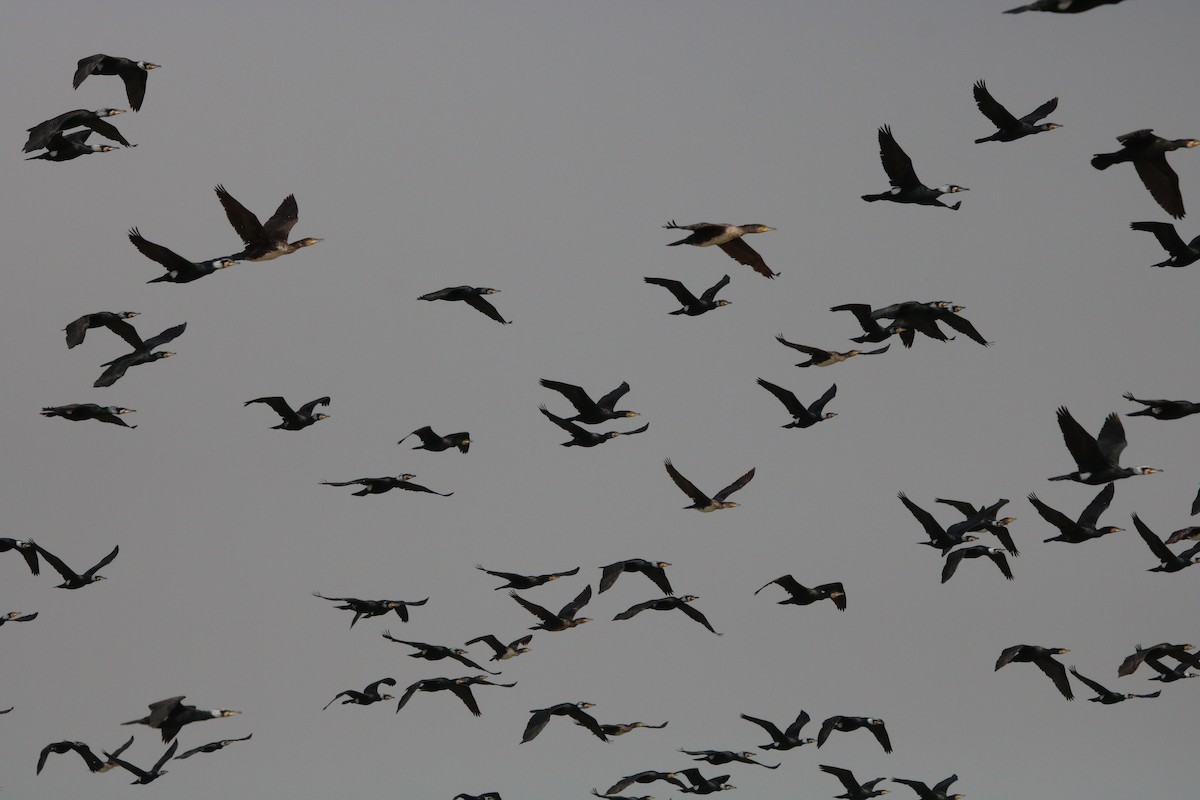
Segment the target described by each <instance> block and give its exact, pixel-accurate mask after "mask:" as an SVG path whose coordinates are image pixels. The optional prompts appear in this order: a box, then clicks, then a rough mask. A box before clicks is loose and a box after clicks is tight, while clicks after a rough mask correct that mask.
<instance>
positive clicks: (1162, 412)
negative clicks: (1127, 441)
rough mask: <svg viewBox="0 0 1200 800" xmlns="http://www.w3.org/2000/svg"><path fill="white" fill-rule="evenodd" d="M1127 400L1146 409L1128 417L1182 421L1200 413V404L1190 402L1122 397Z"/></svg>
mask: <svg viewBox="0 0 1200 800" xmlns="http://www.w3.org/2000/svg"><path fill="white" fill-rule="evenodd" d="M1122 397H1124V398H1125V399H1126V400H1129V401H1131V402H1134V403H1141V404H1142V405H1144V406H1146V407H1145V408H1143V409H1141V410H1139V411H1134V412H1132V413H1129V414H1126V415H1125V416H1127V417H1153V418H1154V419H1182V418H1184V417H1186V416H1189V415H1191V414H1198V413H1200V403H1193V402H1190V401H1188V400H1139V399H1137V398H1136V397H1134V396H1133V395H1132V394H1131V393H1129V392H1126V393H1125V394H1123V395H1122Z"/></svg>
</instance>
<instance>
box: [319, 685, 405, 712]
mask: <svg viewBox="0 0 1200 800" xmlns="http://www.w3.org/2000/svg"><path fill="white" fill-rule="evenodd" d="M395 685H396V679H395V678H380V679H379V680H377V681H375V682H374V683H368V684H367V685H366V687H365V688H364V689H363V690H362V691H361V692H360V691H358V690H357V689H346V690H345V691H341V692H338V693H337V694H335V695H334V696H333V700H330V701H329V702H328V703H326V704H325V708H322V709H321V710H322V711H324V710H325V709H326V708H329V707H330V706H331V705H333V704H334V702H336V701H337V699H338V698H339V697H345V698H346V699H345V700H343V701H342V705H350V704H354V705H359V706H369V705H371V704H373V703H382V702H384V701H385V700H395V699H396V698H394V697H392V696H391V695H390V694H380V693H379V687H380V686H395Z"/></svg>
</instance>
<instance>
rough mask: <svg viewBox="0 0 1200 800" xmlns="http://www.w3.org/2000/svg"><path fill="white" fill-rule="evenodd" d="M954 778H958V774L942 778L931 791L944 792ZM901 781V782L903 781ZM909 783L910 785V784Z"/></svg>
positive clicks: (947, 789)
mask: <svg viewBox="0 0 1200 800" xmlns="http://www.w3.org/2000/svg"><path fill="white" fill-rule="evenodd" d="M956 780H958V775H951V776H950V777H949V778H943V779H942V780H940V781H938V782H937V783H935V784H934V785H933V791H934V792H937V793H940V794H945V793H946V792H947V791H949V789H950V784H952V783H954V782H955V781H956ZM901 782H902V783H903V781H901ZM909 785H910V786H911V785H912V784H909Z"/></svg>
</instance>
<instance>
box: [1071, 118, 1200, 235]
mask: <svg viewBox="0 0 1200 800" xmlns="http://www.w3.org/2000/svg"><path fill="white" fill-rule="evenodd" d="M1117 141H1118V142H1120V143H1121V149H1120V150H1118V151H1116V152H1115V153H1097V154H1096V155H1095V156H1093V157H1092V166H1093V167H1095V168H1096V169H1107V168H1108V167H1110V166H1112V165H1113V164H1120V163H1121V162H1122V161H1132V162H1133V167H1134V169H1136V170H1137V174H1138V177H1139V178H1141V179H1142V183H1143V184H1145V186H1146V188H1147V189H1148V190H1149V191H1150V195H1151V196H1152V197H1153V198H1154V199H1155V200H1156V201H1158V204H1159V205H1160V206H1162V208H1163V211H1166V212H1167V213H1168V214H1170V215H1171V216H1172V217H1175V219H1182V218H1183V216H1184V214H1186V213H1187V212H1186V211H1184V209H1183V196H1182V195H1181V194H1180V193H1179V175H1177V174H1176V173H1175V170H1173V169H1171V165H1170V164H1168V163H1167V153H1169V152H1171V151H1172V150H1178V149H1180V148H1189V149H1190V148H1193V147H1197V146H1200V139H1163V138H1162V137H1161V136H1155V135H1154V132H1153V130H1151V129H1150V128H1143V129H1142V130H1138V131H1133V132H1132V133H1126V134H1122V135H1121V136H1118V137H1117Z"/></svg>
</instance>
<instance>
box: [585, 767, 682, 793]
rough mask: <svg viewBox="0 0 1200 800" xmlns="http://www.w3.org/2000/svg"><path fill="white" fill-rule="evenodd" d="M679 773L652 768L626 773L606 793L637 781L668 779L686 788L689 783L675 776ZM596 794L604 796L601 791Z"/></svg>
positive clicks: (669, 781)
mask: <svg viewBox="0 0 1200 800" xmlns="http://www.w3.org/2000/svg"><path fill="white" fill-rule="evenodd" d="M678 774H679V773H677V772H658V771H656V770H652V769H648V770H643V771H642V772H635V773H634V774H632V775H626V776H625V777H624V778H621V780H619V781H617V782H616V783H614V784H613V785H612V786H610V787H608V791H606V792H605V793H604V794H606V795H607V794H613V793H615V792H621V791H624V790H625V789H628V788H629V787H630V786H632V785H633V784H635V783H654V782H656V781H666V782H667V783H670V784H672V785H674V786H678V787H679V788H680V789H684V788H686V787H687V784H686V783H684V782H683V781H681V780H679V778H677V777H675V776H676V775H678ZM595 794H596V795H597V796H600V797H603V796H604V795H601V794H600V793H599V792H596V793H595Z"/></svg>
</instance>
